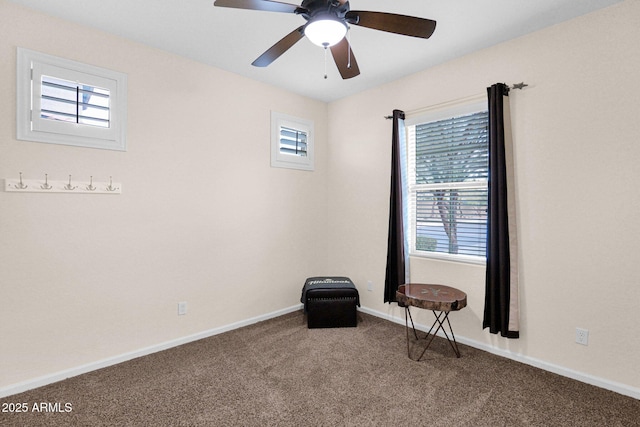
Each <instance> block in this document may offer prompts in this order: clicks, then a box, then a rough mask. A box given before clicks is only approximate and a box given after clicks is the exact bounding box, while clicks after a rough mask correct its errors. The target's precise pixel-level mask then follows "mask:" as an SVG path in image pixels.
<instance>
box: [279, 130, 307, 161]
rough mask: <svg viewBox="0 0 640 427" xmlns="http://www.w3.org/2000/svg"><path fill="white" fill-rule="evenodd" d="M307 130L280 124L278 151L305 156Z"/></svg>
mask: <svg viewBox="0 0 640 427" xmlns="http://www.w3.org/2000/svg"><path fill="white" fill-rule="evenodd" d="M307 137H308V135H307V132H305V131H301V130H298V129H292V128H288V127H286V126H280V153H281V154H288V155H291V156H299V157H307Z"/></svg>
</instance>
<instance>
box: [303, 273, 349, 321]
mask: <svg viewBox="0 0 640 427" xmlns="http://www.w3.org/2000/svg"><path fill="white" fill-rule="evenodd" d="M300 302H301V303H303V304H304V312H305V313H306V314H307V327H308V328H344V327H355V326H357V324H358V319H357V315H356V306H358V307H360V295H359V294H358V290H357V289H356V287H355V285H354V284H353V282H352V281H351V279H349V278H348V277H325V276H323V277H309V278H308V279H307V280H306V281H305V283H304V287H303V288H302V297H301V298H300Z"/></svg>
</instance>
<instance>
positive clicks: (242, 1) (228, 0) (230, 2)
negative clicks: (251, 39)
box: [213, 0, 306, 13]
mask: <svg viewBox="0 0 640 427" xmlns="http://www.w3.org/2000/svg"><path fill="white" fill-rule="evenodd" d="M213 5H214V6H218V7H232V8H235V9H250V10H265V11H267V12H284V13H299V12H301V11H305V10H306V9H303V8H301V7H300V6H297V5H295V4H289V3H281V2H278V1H271V0H216V1H214V2H213Z"/></svg>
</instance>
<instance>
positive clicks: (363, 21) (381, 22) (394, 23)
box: [345, 10, 436, 39]
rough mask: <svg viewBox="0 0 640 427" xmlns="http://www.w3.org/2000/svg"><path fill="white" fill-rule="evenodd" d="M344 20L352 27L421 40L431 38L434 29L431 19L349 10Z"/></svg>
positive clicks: (434, 22)
mask: <svg viewBox="0 0 640 427" xmlns="http://www.w3.org/2000/svg"><path fill="white" fill-rule="evenodd" d="M345 18H346V19H347V22H349V23H351V24H353V25H359V26H361V27H367V28H373V29H374V30H380V31H386V32H389V33H396V34H402V35H404V36H411V37H420V38H423V39H428V38H429V37H431V34H433V32H434V31H435V29H436V21H432V20H431V19H425V18H417V17H415V16H406V15H397V14H395V13H386V12H367V11H358V10H351V11H349V12H347V14H346V16H345Z"/></svg>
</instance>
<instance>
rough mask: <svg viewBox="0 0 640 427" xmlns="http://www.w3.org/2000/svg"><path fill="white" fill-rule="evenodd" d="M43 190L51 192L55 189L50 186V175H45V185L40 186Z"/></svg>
mask: <svg viewBox="0 0 640 427" xmlns="http://www.w3.org/2000/svg"><path fill="white" fill-rule="evenodd" d="M40 188H42V189H43V190H51V189H52V188H53V187H52V186H51V185H49V175H48V174H46V173H45V174H44V184H43V185H41V186H40Z"/></svg>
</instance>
